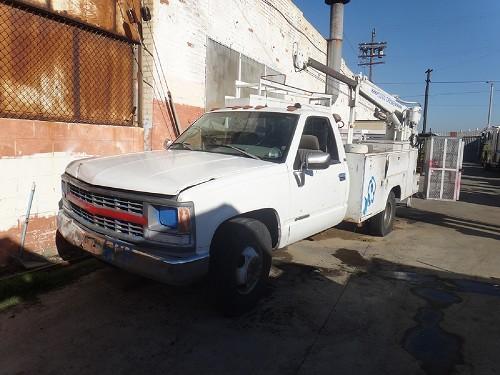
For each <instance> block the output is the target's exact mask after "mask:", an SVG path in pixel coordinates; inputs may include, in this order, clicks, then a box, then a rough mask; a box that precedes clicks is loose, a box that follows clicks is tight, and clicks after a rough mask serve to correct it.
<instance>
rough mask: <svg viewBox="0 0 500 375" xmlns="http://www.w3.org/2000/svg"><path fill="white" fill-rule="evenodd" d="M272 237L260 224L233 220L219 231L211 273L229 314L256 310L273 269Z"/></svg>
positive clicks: (219, 297) (217, 295) (218, 298)
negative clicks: (255, 306) (251, 309)
mask: <svg viewBox="0 0 500 375" xmlns="http://www.w3.org/2000/svg"><path fill="white" fill-rule="evenodd" d="M271 247H272V243H271V235H270V234H269V230H268V229H267V227H266V226H265V225H264V224H263V223H262V222H260V221H258V220H255V219H250V218H235V219H232V220H229V221H228V222H227V223H226V224H224V225H223V227H222V228H221V230H219V231H218V233H217V236H216V238H215V239H214V243H213V245H212V248H211V254H210V274H211V277H212V280H213V282H214V288H215V289H214V292H215V294H216V298H217V302H218V305H219V306H220V307H221V308H222V309H223V311H224V312H225V313H226V314H228V315H237V314H241V313H242V312H244V311H247V310H248V309H250V308H252V307H253V306H254V305H255V304H256V303H257V301H258V300H259V298H260V297H261V295H262V293H263V291H264V289H265V287H266V284H267V281H268V279H269V271H270V269H271Z"/></svg>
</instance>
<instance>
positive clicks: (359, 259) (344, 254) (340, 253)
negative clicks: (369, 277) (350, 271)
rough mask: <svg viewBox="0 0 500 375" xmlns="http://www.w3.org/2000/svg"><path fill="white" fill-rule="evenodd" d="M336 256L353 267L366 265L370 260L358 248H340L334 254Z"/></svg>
mask: <svg viewBox="0 0 500 375" xmlns="http://www.w3.org/2000/svg"><path fill="white" fill-rule="evenodd" d="M332 255H333V256H334V257H335V258H337V259H338V260H340V261H341V262H342V263H344V264H346V265H348V266H351V267H366V266H368V264H369V262H368V260H366V259H365V258H363V256H362V255H361V254H360V253H359V252H358V251H356V250H350V249H338V250H337V251H336V252H335V253H333V254H332Z"/></svg>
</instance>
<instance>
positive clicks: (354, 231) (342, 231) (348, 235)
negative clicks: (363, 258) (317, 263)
mask: <svg viewBox="0 0 500 375" xmlns="http://www.w3.org/2000/svg"><path fill="white" fill-rule="evenodd" d="M365 232H366V230H365V228H358V227H357V226H356V224H352V223H341V224H339V225H338V226H336V227H333V228H330V229H327V230H325V231H323V232H320V233H318V234H315V235H314V236H311V237H309V238H307V240H308V241H323V240H328V239H331V238H340V239H342V240H357V241H362V242H373V241H375V240H376V239H375V238H374V237H372V236H369V235H368V234H367V233H365Z"/></svg>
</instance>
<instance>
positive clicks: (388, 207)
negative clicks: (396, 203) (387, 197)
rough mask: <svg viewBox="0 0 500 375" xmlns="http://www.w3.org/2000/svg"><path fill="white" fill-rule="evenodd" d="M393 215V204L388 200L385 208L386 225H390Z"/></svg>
mask: <svg viewBox="0 0 500 375" xmlns="http://www.w3.org/2000/svg"><path fill="white" fill-rule="evenodd" d="M391 217H392V206H391V203H390V202H387V204H386V205H385V210H384V227H386V228H387V227H388V226H389V224H390V222H391Z"/></svg>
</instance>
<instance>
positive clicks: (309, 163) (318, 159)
mask: <svg viewBox="0 0 500 375" xmlns="http://www.w3.org/2000/svg"><path fill="white" fill-rule="evenodd" d="M330 161H331V156H330V154H329V153H327V152H322V151H310V152H308V153H306V154H305V158H304V161H303V164H302V165H303V168H305V169H311V170H314V169H326V168H328V167H329V166H330Z"/></svg>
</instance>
